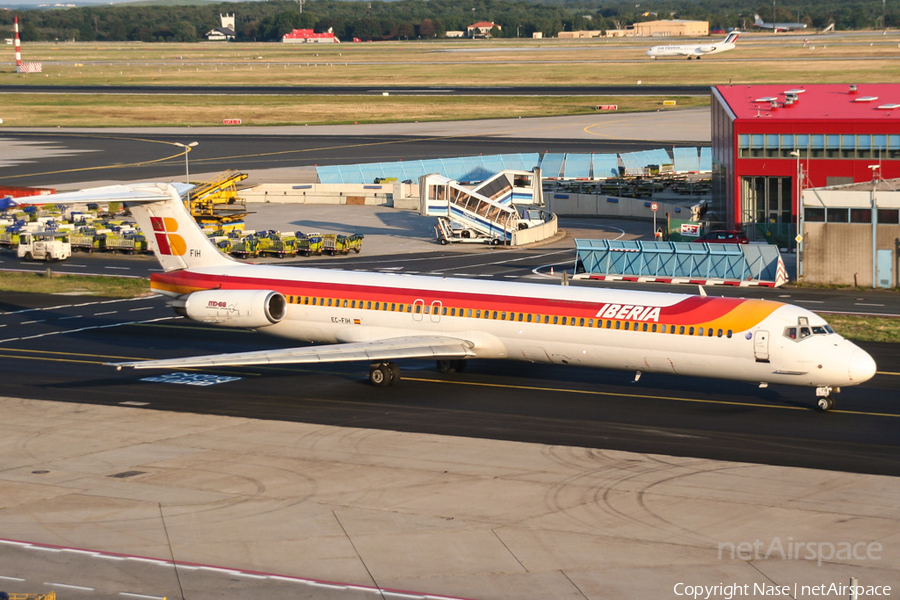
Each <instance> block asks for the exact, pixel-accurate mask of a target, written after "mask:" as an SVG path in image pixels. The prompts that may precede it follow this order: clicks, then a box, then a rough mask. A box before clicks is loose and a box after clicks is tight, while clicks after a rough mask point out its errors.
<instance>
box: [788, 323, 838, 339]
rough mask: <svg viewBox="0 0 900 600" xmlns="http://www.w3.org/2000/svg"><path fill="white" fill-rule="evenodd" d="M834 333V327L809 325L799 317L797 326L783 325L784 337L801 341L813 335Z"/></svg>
mask: <svg viewBox="0 0 900 600" xmlns="http://www.w3.org/2000/svg"><path fill="white" fill-rule="evenodd" d="M832 333H834V329H832V328H831V326H829V325H813V326H810V325H809V324H808V322H806V320H805V319H803V318H801V320H800V321H799V322H798V326H797V327H785V328H784V337H786V338H788V339H789V340H794V341H795V342H797V341H802V340H805V339H806V338H808V337H811V336H814V335H830V334H832Z"/></svg>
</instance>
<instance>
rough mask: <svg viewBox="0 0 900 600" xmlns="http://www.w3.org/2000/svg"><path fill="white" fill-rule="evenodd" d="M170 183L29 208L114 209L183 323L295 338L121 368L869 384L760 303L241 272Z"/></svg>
mask: <svg viewBox="0 0 900 600" xmlns="http://www.w3.org/2000/svg"><path fill="white" fill-rule="evenodd" d="M184 187H185V186H183V185H180V184H135V185H118V186H110V187H104V188H94V189H89V190H81V191H79V192H71V193H64V194H56V195H51V196H41V199H40V202H41V203H42V204H43V203H56V204H63V203H67V204H72V203H76V202H87V201H90V202H106V201H116V202H118V201H124V202H127V203H128V206H129V207H130V208H131V211H132V214H133V215H134V217H135V219H136V220H137V222H138V224H139V225H140V227H141V229H142V230H143V231H144V232H145V233H146V235H147V238H148V239H149V241H150V246H151V248H152V249H153V251H154V253H155V254H156V257H157V259H158V260H159V262H160V264H161V265H162V268H163V271H164V272H163V273H153V274H152V275H151V284H150V285H151V288H152V289H153V290H154V291H156V292H159V293H160V294H164V295H165V296H168V297H169V298H170V303H171V305H172V306H173V307H174V308H175V310H176V312H178V313H179V314H181V315H184V316H187V317H188V318H190V319H193V320H195V321H200V322H203V323H211V324H215V325H220V326H223V327H239V328H249V329H254V330H258V331H260V332H263V333H268V334H272V335H277V336H282V337H285V338H291V339H296V340H304V341H307V342H317V343H319V344H326V345H319V346H306V345H304V346H300V347H296V348H289V349H278V350H271V351H258V352H237V353H232V354H217V355H208V356H195V357H188V358H171V359H163V360H147V361H135V362H121V363H113V366H116V367H119V368H121V367H134V368H137V369H147V368H156V369H168V368H191V367H222V366H236V365H270V364H292V363H324V362H338V361H367V362H369V363H371V366H370V368H369V379H370V381H371V382H372V383H373V384H374V385H376V386H386V385H390V384H392V383H395V382H396V381H398V380H399V378H400V370H399V368H398V367H397V365H396V363H395V362H393V361H395V360H397V359H401V358H429V359H436V360H437V364H438V368H439V369H440V370H441V371H443V372H450V371H454V370H455V371H461V370H462V369H463V368H464V367H465V364H466V360H467V359H470V358H477V359H508V360H522V361H530V362H542V363H560V364H569V365H580V366H586V367H600V368H607V369H626V370H631V371H635V372H636V374H635V380H637V378H639V377H640V375H641V373H643V372H650V373H667V374H681V375H690V376H695V377H716V378H724V379H734V380H740V381H752V382H755V383H759V384H760V386H762V387H765V386H767V385H768V384H770V383H784V384H792V385H802V386H811V387H814V388H816V395H817V397H818V401H817V405H818V407H819V408H820V409H822V410H828V409H830V408H831V407H832V406H833V405H834V401H833V400H832V398H831V393H832V392H838V391H840V388H841V387H843V386H850V385H857V384H860V383H862V382H864V381H867V380H868V379H870V378H871V377H872V376H873V375H874V374H875V362H874V360H872V357H871V356H869V355H868V354H867V353H866V352H865V351H863V350H862V349H860V348H859V347H857V346H856V345H854V344H853V343H851V342H849V341H847V340H845V339H844V338H843V337H841V336H840V335H838V334H836V333H834V331H833V330H832V329H831V327H829V326H828V324H827V323H826V322H825V321H824V320H823V319H822V318H821V317H819V316H818V315H816V314H814V313H812V312H810V311H808V310H806V309H804V308H800V307H797V306H792V305H789V304H783V303H780V302H771V301H768V300H746V299H732V298H713V297H706V296H702V295H701V296H693V295H687V294H669V293H657V292H643V291H628V290H614V289H597V288H587V287H565V286H549V285H542V284H536V283H516V282H496V281H484V280H477V281H476V280H468V279H455V278H454V279H447V278H443V277H424V276H409V275H398V274H388V273H372V272H368V273H367V272H351V271H341V270H331V269H314V268H302V267H289V266H272V265H254V264H246V263H241V262H238V261H236V260H234V259H232V258H230V257H228V256H225V255H223V254H221V253H220V252H219V251H218V250H217V249H216V247H215V246H214V245H213V244H212V243H211V242H210V241H209V240H208V239H207V237H206V236H205V235H204V234H203V232H202V231H201V230H200V228H199V227H198V226H197V224H196V223H195V222H194V221H193V219H192V218H191V216H190V214H189V213H188V211H187V210H186V209H185V207H184V204H183V203H182V201H181V193H182V192H183V191H184V189H183V188H184Z"/></svg>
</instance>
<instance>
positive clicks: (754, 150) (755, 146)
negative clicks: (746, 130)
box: [750, 133, 766, 158]
mask: <svg viewBox="0 0 900 600" xmlns="http://www.w3.org/2000/svg"><path fill="white" fill-rule="evenodd" d="M765 139H766V138H765V136H764V135H763V134H761V133H754V134H752V135H751V136H750V157H751V158H762V157H763V156H764V150H763V147H764V146H763V145H764V144H765Z"/></svg>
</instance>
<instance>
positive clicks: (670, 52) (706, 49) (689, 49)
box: [647, 31, 741, 60]
mask: <svg viewBox="0 0 900 600" xmlns="http://www.w3.org/2000/svg"><path fill="white" fill-rule="evenodd" d="M740 33H741V32H740V31H732V32H731V33H729V34H728V37H726V38H725V39H724V40H722V41H721V42H718V43H715V44H703V43H696V44H682V45H679V46H654V47H652V48H650V49H649V50H647V56H649V57H651V58H654V59H656V58H659V57H661V56H686V57H687V59H688V60H690V59H692V58H696V59H697V60H700V58H701V57H703V56H706V55H707V54H718V53H719V52H725V51H726V50H734V47H735V45H736V43H737V39H738V36H739V35H740Z"/></svg>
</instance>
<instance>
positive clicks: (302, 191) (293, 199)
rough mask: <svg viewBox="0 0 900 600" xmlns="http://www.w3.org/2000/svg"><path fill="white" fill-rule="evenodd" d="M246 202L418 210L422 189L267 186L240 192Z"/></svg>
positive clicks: (388, 185)
mask: <svg viewBox="0 0 900 600" xmlns="http://www.w3.org/2000/svg"><path fill="white" fill-rule="evenodd" d="M239 194H240V197H241V198H242V199H243V200H244V201H245V202H248V203H249V202H270V203H281V204H351V205H367V206H393V207H395V208H400V209H408V210H416V209H418V207H419V186H418V185H417V184H407V183H399V182H390V183H381V184H337V183H304V184H293V185H292V184H285V183H263V184H260V185H257V186H254V187H250V188H247V189H243V190H241V191H240V192H239Z"/></svg>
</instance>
